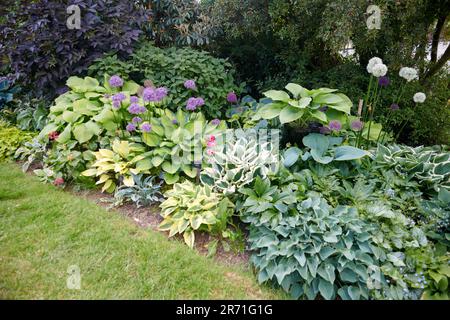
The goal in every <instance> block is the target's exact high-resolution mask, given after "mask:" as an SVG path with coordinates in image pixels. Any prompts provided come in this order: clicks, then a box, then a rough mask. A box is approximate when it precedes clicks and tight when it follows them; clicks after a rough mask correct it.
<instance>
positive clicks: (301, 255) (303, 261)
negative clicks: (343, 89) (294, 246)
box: [294, 251, 306, 267]
mask: <svg viewBox="0 0 450 320" xmlns="http://www.w3.org/2000/svg"><path fill="white" fill-rule="evenodd" d="M294 258H295V259H296V260H297V261H298V263H299V264H300V266H302V267H303V266H305V264H306V257H305V254H304V253H303V252H300V251H296V252H295V253H294Z"/></svg>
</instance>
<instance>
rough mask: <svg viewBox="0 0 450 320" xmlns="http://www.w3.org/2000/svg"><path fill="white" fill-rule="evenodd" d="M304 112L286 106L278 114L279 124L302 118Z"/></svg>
mask: <svg viewBox="0 0 450 320" xmlns="http://www.w3.org/2000/svg"><path fill="white" fill-rule="evenodd" d="M303 113H304V110H302V109H298V108H295V107H292V106H286V107H284V108H283V110H281V112H280V122H281V124H285V123H289V122H293V121H295V120H297V119H299V118H301V117H302V116H303Z"/></svg>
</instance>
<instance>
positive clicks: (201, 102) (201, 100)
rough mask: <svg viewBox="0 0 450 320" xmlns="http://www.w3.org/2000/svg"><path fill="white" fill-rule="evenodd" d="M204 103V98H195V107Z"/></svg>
mask: <svg viewBox="0 0 450 320" xmlns="http://www.w3.org/2000/svg"><path fill="white" fill-rule="evenodd" d="M204 104H205V100H203V98H197V107H201V106H203V105H204Z"/></svg>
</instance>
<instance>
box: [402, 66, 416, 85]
mask: <svg viewBox="0 0 450 320" xmlns="http://www.w3.org/2000/svg"><path fill="white" fill-rule="evenodd" d="M398 74H399V76H400V77H402V78H404V79H406V81H408V82H410V81H413V80H417V79H419V75H418V72H417V70H416V69H414V68H408V67H403V68H401V69H400V72H399V73H398Z"/></svg>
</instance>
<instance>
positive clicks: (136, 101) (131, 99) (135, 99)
mask: <svg viewBox="0 0 450 320" xmlns="http://www.w3.org/2000/svg"><path fill="white" fill-rule="evenodd" d="M130 102H131V103H138V102H139V97H136V96H131V97H130Z"/></svg>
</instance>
